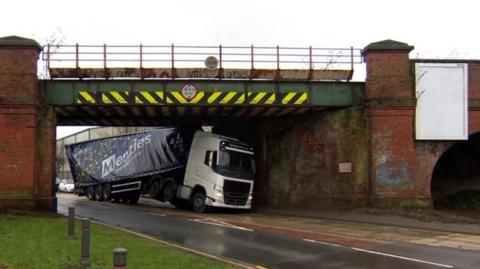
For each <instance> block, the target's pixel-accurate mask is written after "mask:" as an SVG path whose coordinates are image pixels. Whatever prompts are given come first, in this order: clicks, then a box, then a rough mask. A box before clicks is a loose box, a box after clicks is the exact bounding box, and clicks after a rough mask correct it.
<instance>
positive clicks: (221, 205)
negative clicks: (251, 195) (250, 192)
mask: <svg viewBox="0 0 480 269" xmlns="http://www.w3.org/2000/svg"><path fill="white" fill-rule="evenodd" d="M206 204H207V205H208V206H213V207H222V208H233V209H251V208H252V205H251V203H249V202H247V204H246V205H227V204H225V203H222V202H216V201H215V202H214V201H212V199H207V201H206Z"/></svg>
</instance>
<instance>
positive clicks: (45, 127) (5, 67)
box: [0, 36, 56, 209]
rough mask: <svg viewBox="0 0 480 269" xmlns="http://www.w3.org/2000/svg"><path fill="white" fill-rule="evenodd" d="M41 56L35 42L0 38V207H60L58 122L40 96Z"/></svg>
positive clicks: (14, 38) (19, 38)
mask: <svg viewBox="0 0 480 269" xmlns="http://www.w3.org/2000/svg"><path fill="white" fill-rule="evenodd" d="M39 52H40V45H39V44H38V43H37V42H35V41H34V40H31V39H25V38H21V37H16V36H9V37H4V38H0V63H1V64H0V207H8V208H27V209H38V208H44V209H55V208H56V206H55V193H54V192H53V179H54V174H55V166H54V165H51V164H53V163H54V160H55V155H54V154H51V153H52V152H53V151H54V150H55V149H54V147H53V148H52V145H55V144H54V143H55V125H56V122H55V115H54V113H53V111H52V109H51V108H48V107H47V106H43V105H42V103H43V102H42V101H41V95H40V94H39V81H38V78H37V60H38V56H39ZM45 115H47V116H48V117H45Z"/></svg>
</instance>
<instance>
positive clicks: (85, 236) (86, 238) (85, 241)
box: [80, 219, 90, 267]
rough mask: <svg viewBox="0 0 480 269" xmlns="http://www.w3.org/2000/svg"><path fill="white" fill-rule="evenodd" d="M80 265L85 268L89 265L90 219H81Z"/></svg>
mask: <svg viewBox="0 0 480 269" xmlns="http://www.w3.org/2000/svg"><path fill="white" fill-rule="evenodd" d="M80 263H81V264H82V265H83V266H85V267H87V266H88V265H89V264H90V219H82V253H81V259H80Z"/></svg>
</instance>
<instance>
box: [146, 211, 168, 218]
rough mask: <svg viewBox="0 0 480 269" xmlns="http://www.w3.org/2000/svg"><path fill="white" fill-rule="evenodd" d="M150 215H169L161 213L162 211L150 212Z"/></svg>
mask: <svg viewBox="0 0 480 269" xmlns="http://www.w3.org/2000/svg"><path fill="white" fill-rule="evenodd" d="M149 213H150V215H155V216H159V217H165V216H167V214H161V213H155V212H149Z"/></svg>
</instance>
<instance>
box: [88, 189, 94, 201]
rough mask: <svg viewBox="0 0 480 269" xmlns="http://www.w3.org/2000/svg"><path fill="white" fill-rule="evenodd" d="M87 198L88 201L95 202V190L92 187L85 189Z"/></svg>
mask: <svg viewBox="0 0 480 269" xmlns="http://www.w3.org/2000/svg"><path fill="white" fill-rule="evenodd" d="M87 198H88V200H90V201H95V190H94V189H93V187H92V186H90V187H88V188H87Z"/></svg>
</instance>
